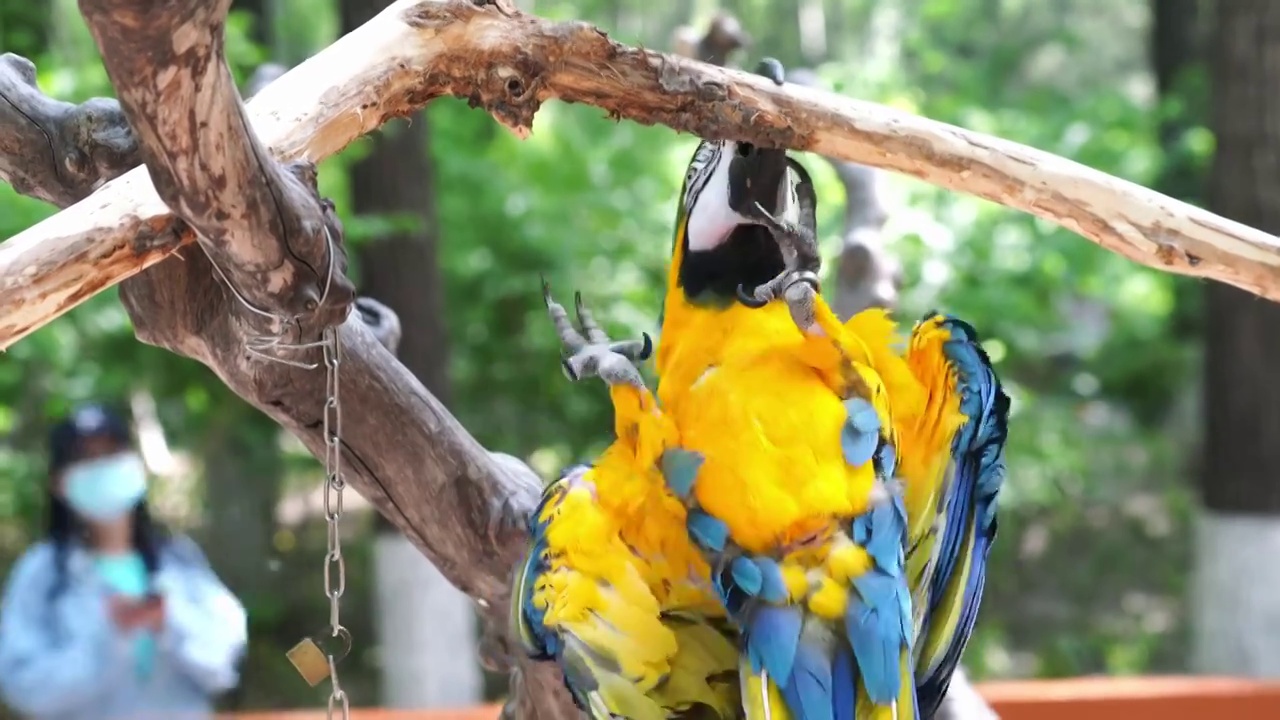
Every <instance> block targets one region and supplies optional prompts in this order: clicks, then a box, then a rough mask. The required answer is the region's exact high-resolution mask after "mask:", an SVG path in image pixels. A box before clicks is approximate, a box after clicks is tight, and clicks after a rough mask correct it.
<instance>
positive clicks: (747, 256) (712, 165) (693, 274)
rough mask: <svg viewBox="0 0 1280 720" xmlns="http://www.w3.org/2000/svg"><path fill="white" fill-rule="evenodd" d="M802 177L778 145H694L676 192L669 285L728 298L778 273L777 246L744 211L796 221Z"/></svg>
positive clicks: (698, 296)
mask: <svg viewBox="0 0 1280 720" xmlns="http://www.w3.org/2000/svg"><path fill="white" fill-rule="evenodd" d="M802 182H809V176H808V174H807V173H806V172H805V171H804V168H803V167H801V166H800V164H799V163H798V162H796V161H795V160H794V159H792V158H790V157H788V156H787V151H786V150H774V149H769V148H762V147H758V146H756V145H753V144H751V143H746V142H737V141H732V140H722V141H710V140H704V141H703V142H702V143H701V144H699V145H698V148H697V150H695V151H694V154H693V159H692V160H691V161H690V163H689V169H688V171H687V172H686V173H685V177H684V187H683V190H682V191H681V199H680V207H679V211H678V215H677V221H676V236H675V247H674V248H673V258H672V277H671V281H672V283H674V284H675V285H676V288H672V289H673V290H674V289H677V288H678V289H679V290H680V291H681V292H683V293H684V295H685V297H686V298H688V299H689V300H691V301H698V302H712V303H717V302H725V301H734V300H735V299H736V298H737V288H738V286H739V285H742V286H745V287H748V288H753V287H756V286H757V285H760V284H761V283H764V282H767V281H769V280H771V279H773V278H774V277H775V276H776V275H778V273H780V272H782V271H783V269H784V268H783V262H784V259H783V255H782V249H781V248H780V247H779V246H778V242H777V240H775V239H774V237H773V235H772V234H771V233H770V232H769V230H768V229H767V228H766V227H764V226H763V225H761V224H760V223H759V221H757V220H755V219H753V216H756V217H758V212H752V209H754V208H755V206H756V205H758V206H759V207H760V208H761V209H763V210H764V211H765V212H766V213H768V214H770V215H772V216H774V217H777V218H779V219H782V220H788V221H790V222H798V221H800V219H801V218H799V207H798V200H797V188H798V186H799V185H800V184H801V183H802Z"/></svg>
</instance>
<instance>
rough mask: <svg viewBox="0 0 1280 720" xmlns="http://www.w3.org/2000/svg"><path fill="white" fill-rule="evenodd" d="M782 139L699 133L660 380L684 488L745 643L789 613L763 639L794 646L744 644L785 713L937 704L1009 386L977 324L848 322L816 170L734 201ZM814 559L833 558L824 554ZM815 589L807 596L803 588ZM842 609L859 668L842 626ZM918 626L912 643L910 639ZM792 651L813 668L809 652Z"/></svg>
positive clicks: (996, 482) (983, 525)
mask: <svg viewBox="0 0 1280 720" xmlns="http://www.w3.org/2000/svg"><path fill="white" fill-rule="evenodd" d="M769 153H776V154H772V155H770V154H769ZM753 154H754V155H755V156H756V157H758V158H759V156H760V155H762V154H763V158H761V159H757V160H756V161H755V162H756V163H757V164H756V166H755V168H754V169H749V168H748V166H747V161H746V160H745V158H749V157H751V156H752V155H753ZM779 157H780V152H779V151H761V150H758V149H755V148H752V147H750V146H746V147H744V146H743V145H742V144H732V143H721V144H719V145H718V146H717V145H716V144H713V143H704V144H703V145H702V146H700V147H699V149H698V151H697V153H695V157H694V161H693V163H692V164H691V168H690V171H689V173H688V175H687V176H686V185H685V187H686V190H685V193H684V203H683V206H682V212H681V214H680V216H679V218H678V221H677V233H676V247H675V252H674V256H675V257H674V259H673V263H672V267H671V270H670V273H669V277H668V288H667V300H666V303H665V307H664V312H663V316H664V321H663V326H662V336H661V343H660V347H659V351H658V371H659V375H660V377H661V378H662V384H661V385H660V387H659V399H660V401H661V404H662V407H663V411H664V412H665V413H667V414H668V415H669V416H670V417H671V418H672V420H673V422H674V423H675V424H676V426H677V429H678V431H679V435H680V442H681V443H682V444H683V446H684V447H685V448H689V449H690V450H691V451H692V452H694V453H696V456H697V461H696V462H697V463H698V464H699V467H698V469H697V472H696V476H695V477H693V478H691V477H689V475H690V473H686V474H685V476H684V477H681V478H680V479H679V481H678V482H677V483H675V484H674V485H673V489H674V490H676V491H677V492H678V493H679V492H683V491H685V489H686V488H689V487H690V486H692V489H693V491H694V495H695V497H694V503H693V504H694V505H695V506H696V508H697V509H695V511H694V512H692V513H691V530H693V531H694V533H695V535H697V536H699V537H701V538H704V542H703V543H702V544H703V545H704V546H708V545H709V546H712V554H713V555H716V554H718V555H719V559H718V560H717V559H713V560H712V562H713V576H714V577H715V578H716V580H717V581H719V586H718V587H719V589H720V590H721V592H722V596H723V597H724V598H726V604H727V607H728V610H729V614H730V616H731V617H734V618H736V619H738V620H739V622H740V624H742V625H743V628H742V629H743V633H744V635H745V636H746V638H747V640H748V642H749V643H750V638H751V635H752V633H753V631H752V624H753V623H779V622H782V623H786V624H787V627H786V634H785V642H783V643H781V644H772V643H762V644H763V645H768V646H769V647H770V648H771V650H770V652H778V647H781V648H782V650H781V655H782V658H783V659H781V660H774V662H773V664H774V666H775V667H774V668H773V669H772V670H771V669H770V668H768V664H769V663H768V662H767V660H768V658H769V655H768V652H766V651H764V650H753V649H752V648H751V647H750V646H748V648H747V653H748V655H749V657H751V658H752V661H753V666H754V667H756V668H758V667H760V666H762V665H763V666H764V669H765V670H766V671H768V672H769V674H770V675H771V676H772V678H771V679H772V681H773V683H774V684H779V682H778V681H779V678H782V685H781V695H782V697H783V698H785V703H786V705H787V706H788V708H787V709H788V710H789V711H790V712H792V713H793V714H795V715H798V716H800V717H811V716H820V717H823V718H827V717H835V718H839V717H851V715H849V713H850V712H854V713H856V716H858V717H862V716H864V714H863V709H862V708H864V707H866V706H868V705H872V706H877V707H874V708H871V709H868V710H867V712H866V713H865V716H867V717H874V716H877V715H882V716H886V717H888V716H891V715H890V714H887V713H886V708H891V707H892V708H895V709H896V711H897V716H898V717H911V713H913V712H916V713H918V714H919V716H920V717H924V718H930V717H932V715H933V714H934V713H935V712H936V710H937V707H938V705H939V704H940V702H941V700H942V697H943V696H944V695H945V692H946V689H947V685H948V683H949V682H950V678H951V675H952V673H953V672H954V669H955V667H956V664H957V662H958V660H959V657H960V654H961V652H962V651H963V649H964V647H965V645H966V643H967V642H968V638H969V636H970V634H971V632H972V629H973V623H974V620H975V619H976V615H977V610H978V606H979V603H980V600H981V594H982V583H983V579H984V577H985V564H986V555H987V552H988V550H989V548H990V544H991V541H992V539H993V538H994V535H995V502H996V497H997V494H998V492H999V489H1000V486H1001V484H1002V482H1003V478H1004V459H1003V447H1004V442H1005V433H1006V424H1007V417H1008V409H1009V401H1008V397H1007V396H1006V395H1005V394H1004V392H1003V390H1002V388H1001V387H1000V384H999V381H998V380H997V378H996V377H995V374H994V371H993V369H992V367H991V363H990V361H989V360H988V358H987V356H986V354H985V353H984V352H983V350H982V348H981V346H980V345H979V344H978V339H977V336H976V333H975V332H974V331H973V329H972V328H971V327H970V326H968V325H967V324H965V323H964V322H962V321H960V320H958V319H955V318H952V317H949V316H945V315H940V314H937V313H930V314H929V315H927V316H926V317H925V318H924V319H923V320H922V321H921V322H920V323H918V324H917V325H916V327H915V328H914V329H913V331H912V333H911V335H910V338H909V344H908V348H907V351H906V353H905V355H899V354H898V353H897V352H895V351H894V349H893V348H894V347H896V346H897V345H898V337H897V333H896V327H895V325H894V323H893V322H892V321H891V320H890V319H889V318H888V316H887V314H886V313H885V312H884V311H882V310H878V309H875V310H868V311H865V312H863V313H859V314H858V315H857V316H855V317H854V318H851V319H850V320H849V321H848V322H847V323H844V324H843V325H840V324H839V323H838V321H837V320H836V318H835V316H834V314H833V313H832V312H831V310H830V308H829V307H827V306H826V304H825V302H823V301H822V299H821V297H820V296H817V294H816V292H814V291H815V290H816V276H815V275H814V273H815V272H816V270H817V251H816V245H815V242H814V238H813V231H814V226H815V220H814V217H813V209H814V199H813V195H812V189H811V185H810V184H809V183H808V180H807V176H805V175H804V173H803V170H802V169H799V168H798V166H797V165H794V164H789V165H788V167H789V168H790V171H791V172H792V174H793V176H794V178H795V181H794V182H790V183H786V184H784V185H785V189H786V192H785V193H783V195H781V196H780V197H779V198H778V199H777V201H776V202H775V203H773V206H766V201H767V198H756V199H755V203H756V207H755V210H754V211H753V210H752V209H751V208H750V203H751V200H750V199H747V200H746V201H744V200H743V199H742V195H743V193H744V192H746V189H747V188H750V187H755V188H770V187H774V185H773V184H772V182H771V181H769V180H766V181H765V182H761V180H760V176H761V175H763V176H765V177H766V178H771V177H772V176H773V174H774V173H776V172H777V171H776V169H773V168H776V167H778V166H779V165H780V164H781V163H782V162H783V161H782V160H781V159H779ZM760 166H768V168H769V169H765V170H760V169H758V168H759V167H760ZM717 178H720V180H717ZM779 206H788V207H787V208H786V209H788V210H790V216H789V218H787V219H786V222H779V221H778V220H776V219H774V218H773V216H772V213H773V212H774V211H775V209H777V208H778V207H779ZM766 231H767V232H766ZM769 236H772V239H773V240H776V241H777V242H776V243H774V246H775V247H776V249H774V248H772V247H770V242H769ZM726 257H729V258H732V259H731V260H727V261H726V260H724V258H726ZM748 287H755V288H756V289H755V290H754V291H752V292H747V291H745V288H748ZM733 297H737V298H738V300H739V302H738V303H734V302H733V301H732V298H733ZM797 331H798V332H797ZM818 379H820V382H818V381H817V380H818ZM762 389H763V390H762ZM824 390H825V392H826V395H824ZM833 398H834V400H835V401H836V402H838V403H839V405H843V409H844V413H843V414H842V413H841V411H840V408H839V406H838V405H837V404H836V403H834V402H833ZM834 438H839V441H838V442H837V441H836V440H835V439H834ZM837 448H838V449H839V453H840V455H839V456H837V455H835V454H834V453H835V451H836V449H837ZM840 460H843V461H844V462H843V465H842V464H841V462H840ZM713 461H714V462H715V463H716V465H715V466H714V467H713V466H712V463H713ZM868 461H870V462H868ZM842 471H843V474H842ZM669 480H670V478H669ZM897 488H901V494H899V493H898V492H897V491H896V489H897ZM884 489H891V491H890V492H889V493H888V495H889V501H888V503H887V504H883V505H880V506H878V507H874V508H873V509H870V510H869V511H867V510H866V509H865V508H868V507H871V505H873V504H874V503H873V502H872V499H873V496H875V495H876V492H877V491H878V490H884ZM860 502H861V503H862V505H861V507H860V506H859V503H860ZM860 510H861V514H860ZM705 516H710V519H707V518H706V517H705ZM901 524H905V527H904V528H901V527H900V525H901ZM903 531H905V534H904V535H903V534H902V533H903ZM891 535H893V536H898V537H899V538H900V539H901V540H902V541H903V542H905V544H906V548H905V556H904V558H902V559H900V558H898V557H896V556H895V555H894V553H893V552H891V551H890V549H889V548H890V547H891V546H892V545H893V543H892V542H891V541H890V540H889V539H888V537H889V536H891ZM722 537H724V538H726V540H725V541H724V542H722V541H721V538H722ZM797 538H799V539H800V540H799V541H798V540H797ZM850 541H852V542H850ZM797 542H799V547H797ZM721 545H725V546H726V547H727V546H729V545H736V547H734V548H732V549H730V550H729V551H727V552H725V551H721V550H719V549H718V548H719V547H720V546H721ZM769 550H771V552H769V553H768V554H767V555H766V556H765V557H763V558H761V557H758V555H759V554H760V553H762V552H766V551H769ZM806 553H808V556H807V557H806ZM752 554H756V555H757V557H748V558H747V559H745V560H744V559H743V556H750V555H752ZM868 557H869V558H870V560H871V562H870V563H868V562H867V558H868ZM821 558H825V559H821ZM854 558H857V560H856V562H855V561H854ZM903 560H905V572H904V568H903V567H902V564H901V562H902V561H903ZM748 562H750V564H748ZM822 563H825V573H824V572H820V571H818V570H817V568H816V567H815V566H816V565H819V564H822ZM751 565H756V566H758V567H756V568H752V567H751ZM775 565H776V566H778V567H779V568H780V570H781V572H782V575H783V578H784V581H787V580H789V582H786V583H784V584H785V585H786V586H787V588H788V595H787V601H786V602H777V601H778V600H779V599H780V598H781V595H780V594H779V593H777V592H776V588H773V591H774V592H773V597H772V598H768V597H764V596H763V595H762V594H761V593H767V592H768V591H769V590H770V588H769V587H768V584H769V583H768V582H767V581H768V580H769V576H770V575H775V571H774V566H775ZM797 566H798V567H799V568H801V569H803V572H802V573H801V572H800V571H798V570H797V569H795V568H797ZM757 570H758V571H759V572H757ZM858 571H864V574H863V575H858V574H857V572H858ZM871 571H874V572H871ZM904 581H905V584H906V587H907V588H908V590H909V592H908V593H907V595H906V596H905V597H907V598H909V602H907V601H904V593H903V582H904ZM743 583H746V586H743ZM758 588H759V589H758ZM765 601H771V602H765ZM806 602H807V604H808V608H807V610H808V614H807V615H806V614H804V613H801V612H799V607H798V606H800V605H802V604H804V603H806ZM778 605H782V606H783V607H784V608H785V610H780V609H779V608H778V607H777V606H778ZM841 611H843V612H844V613H845V621H846V622H845V625H846V627H845V628H844V629H845V630H846V639H847V640H848V641H849V645H850V646H851V648H852V650H853V659H854V661H855V662H854V663H852V665H854V666H855V667H853V668H852V672H851V670H850V665H851V663H850V662H849V660H848V654H847V651H846V649H845V648H844V647H843V646H842V644H841V642H840V639H839V633H837V632H834V628H832V627H831V625H833V624H837V623H835V622H833V621H835V620H836V618H835V616H836V615H837V614H838V613H839V612H841ZM753 613H754V614H753ZM815 615H816V616H818V617H820V618H822V619H824V620H826V621H827V623H826V627H824V628H823V631H824V632H822V633H821V642H817V643H815V644H814V645H813V646H810V647H806V645H805V640H806V638H809V637H810V634H811V632H816V631H811V627H812V626H813V625H815V624H817V623H814V618H813V616H815ZM797 616H799V620H797ZM855 616H856V618H855ZM907 617H909V618H910V620H909V622H906V623H904V620H905V619H906V618H907ZM855 620H856V621H855ZM858 623H862V624H858ZM797 627H799V628H800V629H801V630H800V634H799V638H800V639H799V640H796V639H794V634H795V633H796V632H797V630H796V628H797ZM755 632H756V633H757V634H758V633H759V631H755ZM773 632H774V631H773V630H772V629H771V630H769V631H768V633H769V634H770V635H772V633H773ZM833 637H835V638H836V639H834V640H833ZM913 643H914V648H913V650H914V651H913V652H912V653H910V657H909V658H908V657H907V656H906V654H904V653H902V650H903V648H904V647H907V646H912V645H913ZM873 647H874V648H875V649H874V650H873V649H872V648H873ZM788 655H789V656H790V657H787V656H788ZM791 658H795V659H794V660H792V659H791ZM801 659H806V660H807V661H808V662H816V663H817V666H816V667H817V668H818V669H817V670H814V669H813V668H800V667H799V666H797V665H796V664H795V663H796V662H799V661H800V660H801ZM895 659H896V660H897V662H894V660H895ZM757 661H759V662H757ZM909 667H913V672H912V675H914V678H913V680H914V681H912V679H911V676H910V675H908V674H907V672H908V668H909ZM895 671H896V672H897V673H898V674H897V675H894V672H895ZM788 672H790V673H791V676H792V677H791V678H788V677H787V675H786V673H788ZM806 674H807V676H808V679H805V678H806ZM850 674H856V675H858V676H859V677H860V681H861V684H860V685H859V686H858V687H859V696H858V698H857V699H856V700H855V701H854V708H853V710H850V708H849V707H848V702H849V700H848V698H849V693H848V692H846V693H844V695H843V696H841V694H840V693H839V692H838V689H839V687H840V685H841V683H842V682H843V683H847V685H846V690H847V689H848V688H849V687H851V686H852V683H848V678H849V675H850ZM815 678H816V679H815ZM747 683H748V690H747V692H746V694H745V697H746V698H747V710H748V717H752V718H754V717H764V716H766V715H773V714H775V711H776V707H771V708H770V712H769V713H765V712H764V710H763V708H762V707H759V705H765V704H769V705H776V704H777V703H776V700H767V699H762V700H761V702H760V703H759V704H758V705H756V704H754V703H752V701H751V697H752V695H753V694H754V690H753V688H754V687H755V686H758V685H760V683H759V681H758V677H757V678H751V677H748V678H747ZM911 686H914V688H915V689H916V690H917V691H918V695H917V696H915V697H912V693H911V691H910V688H911ZM806 693H808V694H807V695H806ZM895 693H896V694H895ZM761 697H762V698H763V696H761ZM864 698H865V700H867V701H869V702H866V703H864V702H863V699H864ZM828 701H830V702H828ZM829 706H830V708H831V709H830V710H828V707H829Z"/></svg>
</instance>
